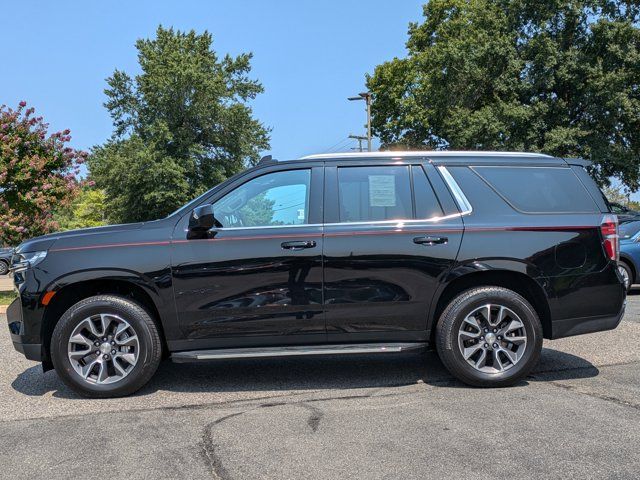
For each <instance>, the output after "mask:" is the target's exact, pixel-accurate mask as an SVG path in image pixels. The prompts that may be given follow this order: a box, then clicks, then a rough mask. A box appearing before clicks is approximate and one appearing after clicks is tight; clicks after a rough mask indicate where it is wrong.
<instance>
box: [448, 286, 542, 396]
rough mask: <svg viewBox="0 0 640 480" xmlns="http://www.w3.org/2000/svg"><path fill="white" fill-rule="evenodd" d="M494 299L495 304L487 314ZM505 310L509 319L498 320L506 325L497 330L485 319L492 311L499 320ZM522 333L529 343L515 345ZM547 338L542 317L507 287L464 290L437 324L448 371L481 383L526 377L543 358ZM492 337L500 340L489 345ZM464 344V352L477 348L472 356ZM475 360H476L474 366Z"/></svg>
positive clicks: (489, 384) (496, 384) (500, 384)
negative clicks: (465, 355) (544, 336)
mask: <svg viewBox="0 0 640 480" xmlns="http://www.w3.org/2000/svg"><path fill="white" fill-rule="evenodd" d="M489 304H490V305H493V307H491V308H490V309H489V311H490V312H491V313H489V314H488V315H487V313H486V312H487V308H486V307H487V305H489ZM500 307H503V308H502V309H501V308H500ZM474 312H475V313H474ZM501 312H502V313H501ZM501 314H502V315H503V317H502V318H504V320H503V321H502V322H500V323H498V327H499V326H500V325H505V324H507V326H506V327H502V328H497V327H496V328H495V329H493V328H491V327H490V325H489V324H488V323H487V322H486V321H485V318H486V317H487V316H488V317H489V318H490V321H491V319H492V320H493V321H497V320H498V318H500V317H499V315H501ZM474 320H475V322H476V324H477V325H478V326H479V327H480V328H479V330H480V335H478V334H477V332H476V327H475V326H473V322H474ZM512 320H515V321H516V323H512ZM518 320H519V322H520V323H517V321H518ZM520 324H521V325H522V326H521V327H519V328H518V329H517V330H508V329H509V328H511V327H512V326H516V325H520ZM485 327H486V328H487V329H486V330H485ZM461 329H462V333H461ZM466 330H468V331H466ZM487 330H488V333H487ZM496 330H497V332H496V333H493V332H495V331H496ZM523 336H524V338H525V341H524V343H519V344H516V341H518V342H521V339H522V338H523ZM472 337H473V338H472ZM542 337H543V334H542V325H541V323H540V319H539V318H538V315H537V313H536V311H535V310H534V308H533V307H532V306H531V304H529V302H527V300H525V299H524V298H523V297H522V296H521V295H519V294H517V293H516V292H514V291H512V290H509V289H506V288H502V287H493V286H484V287H477V288H472V289H469V290H466V291H464V292H462V293H460V294H459V295H458V296H456V297H455V298H454V299H453V300H452V301H451V303H449V305H448V306H447V307H446V308H445V310H444V312H442V315H441V316H440V319H439V321H438V324H437V326H436V349H437V351H438V355H439V357H440V359H441V360H442V363H443V364H444V366H445V367H446V368H447V370H449V372H451V374H452V375H453V376H455V377H456V378H457V379H459V380H461V381H462V382H464V383H466V384H468V385H471V386H476V387H505V386H510V385H513V384H515V383H517V382H519V381H520V380H522V379H523V378H525V377H526V376H527V375H528V374H529V372H531V370H532V369H533V367H534V366H535V365H536V364H537V363H538V360H539V358H540V353H541V351H542ZM498 338H500V339H501V340H498ZM480 339H482V340H480ZM487 341H492V342H493V341H495V343H492V344H491V345H489V344H488V343H486V342H487ZM468 345H470V346H468ZM467 346H468V347H467ZM487 347H488V348H487ZM494 347H495V348H494ZM463 349H464V351H465V352H471V351H473V355H471V356H470V358H469V359H468V360H467V359H465V357H464V355H463ZM507 349H509V352H510V353H509V352H507V351H506V350H507ZM511 349H515V350H516V352H513V351H511ZM483 351H484V355H485V356H484V357H483V353H482V352H483ZM507 353H508V355H507ZM496 356H497V357H498V359H497V360H496ZM512 357H514V360H515V361H514V362H512V361H511V358H512ZM516 357H517V358H516ZM476 361H477V365H475V366H474V365H471V363H476ZM483 362H485V364H484V366H483ZM500 367H503V368H502V369H501V368H500Z"/></svg>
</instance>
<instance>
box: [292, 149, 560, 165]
mask: <svg viewBox="0 0 640 480" xmlns="http://www.w3.org/2000/svg"><path fill="white" fill-rule="evenodd" d="M407 157H420V158H427V159H429V160H431V161H433V163H436V164H476V165H478V164H480V165H481V164H492V165H505V164H520V165H532V164H534V165H563V166H566V165H567V163H569V162H567V161H566V160H565V159H562V158H557V157H552V156H550V155H545V154H542V153H524V152H488V151H455V150H449V151H429V150H424V151H400V152H346V153H322V154H316V155H307V156H305V157H302V158H301V159H300V160H325V161H331V160H369V161H370V160H389V159H398V160H400V159H403V158H407Z"/></svg>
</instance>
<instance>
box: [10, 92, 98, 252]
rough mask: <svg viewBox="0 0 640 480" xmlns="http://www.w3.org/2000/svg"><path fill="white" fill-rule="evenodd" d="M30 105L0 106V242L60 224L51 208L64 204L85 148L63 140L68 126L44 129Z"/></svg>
mask: <svg viewBox="0 0 640 480" xmlns="http://www.w3.org/2000/svg"><path fill="white" fill-rule="evenodd" d="M48 126H49V125H48V124H47V123H45V122H44V121H43V119H42V117H38V116H35V114H34V109H33V108H27V104H26V102H24V101H23V102H20V103H19V104H18V107H17V108H16V109H12V108H10V107H7V106H6V105H2V106H0V245H12V246H13V245H17V244H19V243H20V242H21V241H23V240H24V239H26V238H30V237H34V236H37V235H43V234H46V233H51V232H53V231H55V230H56V229H57V228H58V225H57V223H56V222H55V220H54V219H53V214H54V210H55V209H58V208H61V207H65V206H67V205H68V204H69V203H70V202H71V201H72V200H73V198H74V196H75V195H76V192H77V190H78V188H79V187H80V184H79V182H78V180H77V178H76V176H77V175H78V173H79V166H80V165H81V164H82V163H84V161H85V159H86V156H87V153H86V152H83V151H79V150H75V149H73V148H71V147H69V146H68V145H66V144H67V143H68V142H69V141H70V140H71V136H70V135H69V133H70V132H69V130H64V131H61V132H55V133H53V134H50V135H49V134H48V133H47V130H48Z"/></svg>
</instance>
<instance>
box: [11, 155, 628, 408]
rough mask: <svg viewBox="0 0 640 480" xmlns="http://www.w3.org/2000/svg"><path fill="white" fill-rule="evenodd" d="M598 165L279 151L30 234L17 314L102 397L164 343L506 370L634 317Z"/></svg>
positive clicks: (151, 365)
mask: <svg viewBox="0 0 640 480" xmlns="http://www.w3.org/2000/svg"><path fill="white" fill-rule="evenodd" d="M586 165H587V163H586V162H584V161H581V160H566V159H560V158H553V157H549V156H545V155H537V154H523V153H491V152H392V153H389V152H385V153H367V154H341V155H314V156H310V157H306V158H303V159H300V160H294V161H286V162H276V161H272V160H266V161H264V162H261V163H260V164H259V165H258V166H257V167H255V168H251V169H249V170H247V171H245V172H243V173H241V174H239V175H237V176H235V177H233V178H231V179H229V180H228V181H226V182H224V183H222V184H220V185H218V186H217V187H215V188H213V189H212V190H210V191H208V192H207V193H205V194H204V195H202V196H200V197H199V198H197V199H195V200H193V201H192V202H190V203H189V204H187V205H185V206H184V207H182V208H181V209H179V210H178V211H176V212H175V213H173V214H171V215H169V216H168V217H167V218H164V219H162V220H157V221H152V222H146V223H139V224H131V225H116V226H109V227H102V228H92V229H87V230H80V231H72V232H65V233H58V234H53V235H47V236H44V237H39V238H35V239H33V240H29V241H27V242H24V243H23V244H22V245H20V246H19V247H18V249H17V253H16V254H15V255H14V257H13V265H12V268H13V275H14V280H15V284H16V287H17V289H18V291H19V293H20V296H19V298H18V299H17V300H16V301H15V302H14V303H12V304H11V306H10V307H9V309H8V311H7V317H8V322H9V330H10V331H11V336H12V339H13V343H14V346H15V348H16V349H17V350H18V351H20V352H22V353H23V354H24V355H25V356H26V357H27V358H29V359H32V360H39V361H41V362H42V363H43V367H44V369H45V370H47V369H51V368H55V369H56V371H57V372H58V374H59V375H60V376H61V377H62V379H63V380H64V381H65V382H66V383H67V384H68V385H69V386H71V387H72V388H73V389H75V390H76V391H78V392H79V393H81V394H83V395H86V396H91V397H107V396H118V395H126V394H130V393H132V392H134V391H136V390H137V389H139V388H140V387H142V386H143V385H144V384H145V383H146V382H147V381H148V380H149V379H150V378H151V376H152V375H153V374H154V372H155V371H156V369H157V368H158V364H159V362H160V360H161V358H162V357H163V356H167V357H171V359H172V360H173V361H175V362H191V361H202V360H212V359H227V358H237V357H274V356H287V355H321V354H357V353H373V352H380V353H384V352H400V351H405V350H412V349H419V348H423V347H425V346H427V345H428V344H432V345H435V347H436V348H437V351H438V353H439V355H440V357H441V359H442V361H443V362H444V364H445V366H446V367H447V368H448V369H449V370H450V371H451V372H452V373H453V374H454V375H455V376H456V377H458V378H459V379H460V380H462V381H463V382H466V383H468V384H470V385H477V386H504V385H510V384H513V383H514V382H517V381H518V380H520V379H522V378H523V377H525V376H526V375H527V373H528V372H529V371H530V370H531V369H532V367H533V366H534V365H535V364H536V362H537V360H538V358H539V356H540V352H541V348H542V339H543V337H544V338H559V337H565V336H569V335H578V334H583V333H589V332H596V331H601V330H608V329H612V328H615V327H616V326H617V325H618V324H619V322H620V319H621V318H622V315H623V312H624V306H625V289H624V287H623V284H622V281H621V278H620V276H619V273H618V269H617V268H616V261H617V258H618V232H617V220H616V217H615V215H613V214H611V212H610V210H609V206H608V204H607V202H606V200H605V199H604V197H603V196H602V193H601V192H600V190H599V189H598V187H597V186H596V184H595V183H594V181H593V180H592V179H591V178H590V177H589V175H588V174H587V172H586V170H585V168H584V167H585V166H586Z"/></svg>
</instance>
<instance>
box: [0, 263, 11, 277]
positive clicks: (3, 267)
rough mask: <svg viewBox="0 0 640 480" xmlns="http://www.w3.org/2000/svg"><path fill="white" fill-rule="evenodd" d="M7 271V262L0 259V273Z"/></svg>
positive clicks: (3, 273) (4, 273)
mask: <svg viewBox="0 0 640 480" xmlns="http://www.w3.org/2000/svg"><path fill="white" fill-rule="evenodd" d="M7 273H9V264H8V263H7V262H5V261H4V260H0V275H6V274H7Z"/></svg>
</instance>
